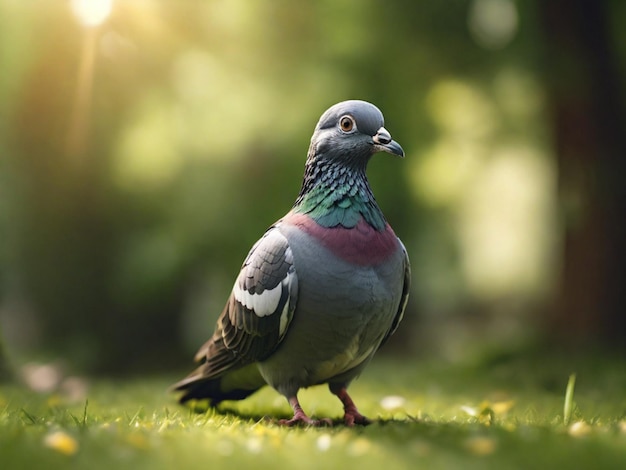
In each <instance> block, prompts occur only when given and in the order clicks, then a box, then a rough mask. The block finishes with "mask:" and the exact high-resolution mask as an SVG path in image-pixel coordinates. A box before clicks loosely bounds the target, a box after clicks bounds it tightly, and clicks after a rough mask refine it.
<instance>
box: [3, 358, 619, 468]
mask: <svg viewBox="0 0 626 470" xmlns="http://www.w3.org/2000/svg"><path fill="white" fill-rule="evenodd" d="M572 373H575V374H576V389H575V390H574V384H573V381H572V380H570V375H571V374H572ZM176 378H177V377H174V376H171V377H159V378H137V379H136V380H132V381H104V380H102V381H98V380H95V381H93V382H92V383H91V384H90V387H89V391H88V393H87V395H86V397H85V398H81V399H79V400H74V401H71V400H70V399H69V398H67V397H65V396H64V395H63V394H61V393H59V394H51V395H41V394H37V393H35V392H32V391H29V390H26V389H25V388H23V387H19V386H14V385H11V386H3V387H2V388H0V466H1V467H2V468H6V469H20V468H29V469H30V468H46V469H50V468H89V469H98V468H103V469H104V468H107V469H109V468H133V469H143V468H145V469H148V468H149V469H165V468H174V469H188V468H191V469H194V468H202V469H210V468H255V469H264V468H268V469H269V468H271V469H276V468H311V469H312V468H315V469H320V468H359V469H370V468H371V469H392V468H393V469H395V468H407V469H408V468H428V469H437V468H462V469H472V468H477V469H483V468H498V469H506V468H532V469H537V468H567V469H585V468H594V469H600V468H616V469H617V468H626V367H625V366H624V362H623V361H620V360H616V359H610V358H606V357H596V358H593V359H585V360H577V359H572V358H569V359H567V358H563V357H561V358H557V359H554V358H550V357H540V356H534V357H527V358H525V359H515V358H505V359H501V360H492V361H489V362H488V363H487V364H482V365H480V366H476V365H473V366H472V365H450V364H445V363H427V362H424V361H419V360H417V359H416V360H410V361H402V362H400V361H397V360H392V359H388V358H381V359H380V360H376V361H375V362H374V363H373V364H372V365H371V367H370V368H369V369H368V370H366V372H365V374H364V376H363V377H362V378H360V379H359V380H357V381H356V382H355V383H354V384H353V386H352V387H351V392H352V396H353V398H354V399H355V401H356V403H357V404H358V405H359V408H360V410H361V411H362V412H363V413H364V414H366V415H367V416H369V417H370V418H376V419H377V421H376V422H375V423H374V424H372V425H370V426H368V427H365V428H363V427H358V428H353V429H349V428H345V427H344V426H337V427H334V428H308V429H307V428H298V429H285V428H282V427H280V426H278V425H277V424H276V422H275V420H274V419H272V418H275V417H287V416H289V408H288V406H287V405H286V403H285V401H284V399H282V398H281V397H279V396H278V395H277V394H276V393H275V392H273V391H272V390H270V389H264V390H263V391H261V392H259V393H258V394H256V395H254V396H253V397H251V398H249V399H248V400H245V401H243V402H238V403H230V404H227V406H223V407H222V408H220V410H218V411H215V410H209V411H207V412H206V413H200V414H198V413H193V412H191V411H189V410H188V409H186V408H182V407H180V406H178V405H177V404H176V403H175V402H174V400H173V397H171V396H169V395H167V394H166V393H165V389H166V387H167V385H168V384H169V383H171V382H172V381H173V380H174V379H176ZM568 384H569V385H568ZM566 390H567V393H566ZM566 395H567V400H566ZM388 396H397V397H401V399H399V398H397V399H395V407H391V408H390V405H394V403H393V401H394V400H391V399H387V400H385V397H388ZM300 398H301V402H302V404H303V407H304V408H305V410H306V411H307V412H309V413H310V414H312V415H314V416H318V417H324V416H330V417H332V418H340V417H341V407H340V404H339V402H338V400H336V398H334V397H333V396H331V395H330V394H329V393H328V391H327V389H326V387H315V388H312V389H309V390H305V391H303V392H302V394H301V397H300ZM566 401H567V403H566ZM385 404H387V405H385ZM564 414H568V415H569V416H564ZM269 417H272V418H269ZM564 420H568V421H569V424H565V423H564Z"/></svg>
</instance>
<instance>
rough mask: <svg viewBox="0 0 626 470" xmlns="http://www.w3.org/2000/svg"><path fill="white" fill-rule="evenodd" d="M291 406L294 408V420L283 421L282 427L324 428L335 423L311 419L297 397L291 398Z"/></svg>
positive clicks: (281, 422)
mask: <svg viewBox="0 0 626 470" xmlns="http://www.w3.org/2000/svg"><path fill="white" fill-rule="evenodd" d="M289 404H290V405H291V407H292V408H293V418H291V419H281V420H280V421H279V422H278V423H279V424H280V425H281V426H314V427H322V426H332V425H333V422H332V421H331V420H330V419H328V418H325V419H312V418H309V417H308V416H307V415H306V413H305V412H304V411H303V410H302V407H301V406H300V403H298V398H297V397H291V398H289Z"/></svg>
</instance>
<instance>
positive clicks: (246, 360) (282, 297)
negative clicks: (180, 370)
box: [193, 225, 298, 379]
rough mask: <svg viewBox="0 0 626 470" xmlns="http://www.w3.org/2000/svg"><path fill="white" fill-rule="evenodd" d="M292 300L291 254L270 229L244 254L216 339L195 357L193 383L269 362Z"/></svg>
mask: <svg viewBox="0 0 626 470" xmlns="http://www.w3.org/2000/svg"><path fill="white" fill-rule="evenodd" d="M297 297H298V276H297V275H296V268H295V266H294V261H293V255H292V253H291V248H290V247H289V243H288V241H287V238H286V237H285V236H284V235H283V234H282V233H281V232H280V230H279V229H278V225H274V226H272V227H271V228H270V229H269V230H268V231H267V232H266V233H265V235H263V237H262V238H261V239H260V240H259V241H258V242H257V243H256V244H255V245H254V246H253V247H252V249H251V250H250V253H248V256H247V258H246V260H245V261H244V263H243V266H242V268H241V272H240V273H239V276H238V277H237V280H236V281H235V285H234V286H233V290H232V293H231V294H230V297H229V299H228V302H227V303H226V306H225V307H224V310H223V312H222V314H221V315H220V317H219V319H218V322H217V328H216V330H215V333H214V334H213V336H212V337H211V339H210V340H209V341H207V342H206V343H205V344H204V345H203V346H202V347H201V348H200V350H199V351H198V353H197V354H196V357H195V359H196V361H197V362H200V363H201V366H200V367H199V368H198V369H197V370H196V372H195V374H193V375H195V378H196V379H198V378H200V377H199V375H201V377H202V378H203V379H209V378H214V377H219V376H220V375H222V374H223V373H224V372H226V371H228V370H231V369H233V368H240V367H243V366H245V365H247V364H250V363H253V362H257V361H262V360H263V359H266V358H267V357H269V356H270V355H271V354H272V352H273V351H274V350H275V349H276V347H277V346H278V345H279V344H280V342H281V341H282V339H283V338H284V336H285V333H286V332H287V329H288V328H289V324H290V323H291V319H292V318H293V314H294V311H295V308H296V301H297Z"/></svg>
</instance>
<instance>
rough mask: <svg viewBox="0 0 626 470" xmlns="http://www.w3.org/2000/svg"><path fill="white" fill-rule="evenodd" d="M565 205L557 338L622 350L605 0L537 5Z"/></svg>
mask: <svg viewBox="0 0 626 470" xmlns="http://www.w3.org/2000/svg"><path fill="white" fill-rule="evenodd" d="M538 5H539V11H540V15H541V20H542V27H543V31H544V38H545V41H546V44H545V53H546V57H545V59H546V64H547V68H546V72H547V79H548V86H549V91H550V96H551V100H552V102H551V106H552V122H553V125H554V129H553V131H554V134H553V135H554V139H555V142H554V144H555V148H556V153H557V160H558V168H559V177H560V181H559V191H560V198H561V203H562V205H563V209H564V211H563V212H564V215H565V219H564V230H565V233H564V247H563V248H564V257H563V266H562V273H561V285H560V290H559V293H558V296H557V299H556V300H557V301H556V305H555V309H554V311H553V315H552V318H551V326H552V332H553V334H554V337H555V338H557V339H560V340H568V342H571V343H572V344H580V342H581V341H583V340H591V341H599V342H600V341H601V342H610V343H612V345H614V346H617V347H622V348H623V347H624V338H626V315H625V313H626V312H625V309H626V286H624V283H625V281H626V229H625V226H626V224H625V221H624V217H625V216H626V191H625V188H626V185H625V183H624V181H623V179H624V176H626V168H625V167H626V164H625V163H626V142H625V139H626V135H625V133H624V126H623V125H624V115H623V110H624V109H623V104H622V101H621V99H622V96H621V95H620V92H621V86H622V85H623V83H622V82H621V81H620V77H619V76H618V69H617V57H616V52H615V51H614V50H613V49H612V46H613V45H614V44H615V42H614V41H612V40H611V37H610V30H609V24H608V18H609V16H608V14H609V13H610V11H609V10H610V6H611V4H610V2H606V1H602V0H554V1H550V2H544V1H540V2H538Z"/></svg>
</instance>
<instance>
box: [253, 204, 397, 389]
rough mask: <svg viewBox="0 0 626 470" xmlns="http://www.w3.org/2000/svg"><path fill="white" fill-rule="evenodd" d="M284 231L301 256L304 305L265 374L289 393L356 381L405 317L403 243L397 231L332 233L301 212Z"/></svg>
mask: <svg viewBox="0 0 626 470" xmlns="http://www.w3.org/2000/svg"><path fill="white" fill-rule="evenodd" d="M363 223H364V224H365V222H363ZM278 227H279V230H280V231H281V233H283V234H284V235H285V236H286V238H287V239H288V240H289V246H290V248H291V250H292V252H293V256H294V266H295V269H296V272H297V276H298V302H297V306H296V311H295V313H294V317H293V320H292V323H291V325H290V326H289V330H288V331H287V334H286V336H285V339H284V340H283V342H282V343H281V345H280V347H279V348H278V349H277V350H276V352H275V353H274V354H273V355H272V357H271V358H269V359H268V360H267V361H264V363H262V365H261V366H260V370H261V372H262V374H263V376H264V377H265V379H266V380H267V381H268V383H270V384H271V385H272V386H274V387H275V388H278V389H279V390H288V389H289V387H293V388H295V389H297V388H299V387H306V386H309V385H314V384H316V383H322V382H325V381H328V380H331V379H332V378H333V377H338V376H340V375H342V374H345V373H348V372H349V371H351V370H354V372H353V374H354V375H356V374H357V373H358V369H359V365H360V364H364V363H365V362H367V360H368V358H369V357H371V355H372V354H373V353H374V351H375V350H376V349H377V348H378V346H379V345H380V342H381V341H382V339H383V337H384V336H385V334H386V333H387V332H388V331H389V328H390V327H391V324H392V321H393V319H394V317H395V315H396V313H397V312H398V308H399V304H400V299H401V295H402V285H403V279H404V254H403V253H404V251H403V249H402V246H401V244H400V242H399V241H398V239H397V237H396V236H395V234H394V233H393V231H392V230H391V228H389V227H387V229H386V230H385V231H384V232H377V231H376V230H374V229H369V228H368V227H364V226H363V225H360V224H359V225H358V226H357V227H355V228H353V229H346V228H341V227H339V228H331V229H329V228H323V227H321V226H319V225H317V224H316V223H315V222H314V221H313V220H312V219H310V218H309V217H308V216H306V215H300V214H293V213H292V214H290V215H288V216H287V217H285V218H284V219H283V220H282V221H281V222H280V223H279V225H278Z"/></svg>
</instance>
